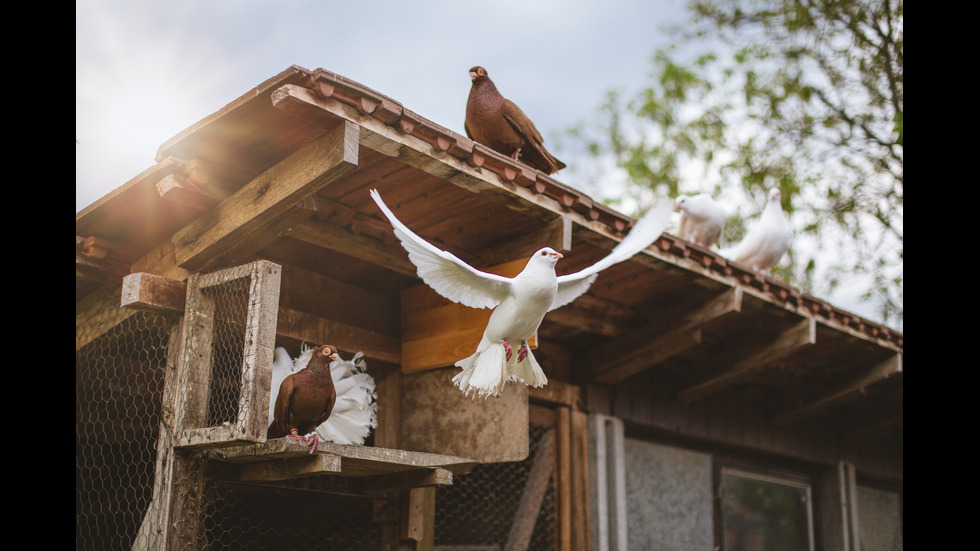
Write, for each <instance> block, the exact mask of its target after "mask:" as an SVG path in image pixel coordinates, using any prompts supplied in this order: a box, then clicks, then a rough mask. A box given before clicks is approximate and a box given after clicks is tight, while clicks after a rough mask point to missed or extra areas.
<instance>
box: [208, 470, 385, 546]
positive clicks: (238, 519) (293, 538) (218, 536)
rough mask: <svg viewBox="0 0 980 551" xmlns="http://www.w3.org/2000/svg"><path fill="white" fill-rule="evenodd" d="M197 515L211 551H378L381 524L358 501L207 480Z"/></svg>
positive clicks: (367, 501) (361, 499)
mask: <svg viewBox="0 0 980 551" xmlns="http://www.w3.org/2000/svg"><path fill="white" fill-rule="evenodd" d="M202 515H203V518H204V531H205V535H206V539H207V548H208V549H209V550H212V551H219V550H239V549H248V550H253V549H254V550H281V549H328V550H330V551H374V550H379V549H381V525H380V524H378V523H376V522H374V520H373V503H372V501H371V500H370V499H368V498H364V497H356V496H346V495H338V494H329V493H323V492H314V491H308V490H293V489H286V488H272V487H262V486H250V485H244V484H234V483H226V482H208V483H207V488H206V490H205V492H204V506H203V507H202Z"/></svg>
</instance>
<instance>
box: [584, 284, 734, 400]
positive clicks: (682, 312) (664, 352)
mask: <svg viewBox="0 0 980 551" xmlns="http://www.w3.org/2000/svg"><path fill="white" fill-rule="evenodd" d="M741 308H742V290H741V288H739V287H733V288H731V289H729V290H727V291H724V292H722V293H720V294H718V295H716V296H714V297H712V298H711V299H709V300H707V301H705V302H704V303H700V304H696V305H685V306H682V307H678V308H675V309H674V310H672V311H671V312H667V313H664V314H663V315H660V316H658V317H657V319H656V320H654V321H653V322H650V323H648V324H647V325H644V326H642V327H639V328H636V329H634V330H632V331H630V332H628V333H626V334H624V335H622V336H619V337H616V338H613V339H610V340H609V341H606V342H605V343H602V344H600V345H598V346H595V347H593V348H592V350H591V351H590V355H589V357H590V371H591V373H592V378H593V380H595V381H597V382H601V383H607V384H612V383H616V382H619V381H622V380H623V379H626V378H627V377H630V376H632V375H635V374H636V373H638V372H640V371H642V370H643V369H645V368H647V367H649V366H651V365H655V364H657V363H660V362H662V361H663V360H666V359H667V358H669V357H671V356H674V355H676V354H679V353H680V352H683V351H684V350H687V349H689V348H691V347H692V346H695V345H696V344H698V343H700V342H701V330H700V328H701V326H703V325H704V324H706V323H708V322H710V321H712V320H714V319H717V318H719V317H721V316H724V315H728V314H732V313H737V312H739V311H741ZM666 320H669V321H670V323H669V327H670V329H668V330H666V332H665V328H666V327H667V325H668V324H667V321H666Z"/></svg>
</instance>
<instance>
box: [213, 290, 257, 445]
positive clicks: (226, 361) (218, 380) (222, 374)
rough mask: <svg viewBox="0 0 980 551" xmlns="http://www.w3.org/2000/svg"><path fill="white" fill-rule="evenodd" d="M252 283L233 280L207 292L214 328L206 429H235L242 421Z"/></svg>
mask: <svg viewBox="0 0 980 551" xmlns="http://www.w3.org/2000/svg"><path fill="white" fill-rule="evenodd" d="M248 284H249V280H248V279H233V280H231V281H230V282H227V283H224V284H222V285H220V286H217V287H214V288H211V289H208V292H207V296H208V297H209V298H210V299H211V300H212V301H213V308H214V318H213V321H214V325H213V328H212V331H213V333H212V334H213V341H212V344H211V346H212V350H211V362H210V364H211V366H210V368H211V373H210V378H209V380H208V397H207V407H206V412H207V413H206V417H205V420H204V426H206V427H214V426H220V425H235V424H238V423H239V422H241V421H242V415H243V414H244V409H243V408H241V407H239V403H240V400H241V396H242V366H243V361H244V351H245V335H246V324H247V323H248V306H249V287H248Z"/></svg>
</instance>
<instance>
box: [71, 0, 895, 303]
mask: <svg viewBox="0 0 980 551" xmlns="http://www.w3.org/2000/svg"><path fill="white" fill-rule="evenodd" d="M685 16H686V14H685V11H684V0H656V1H651V0H483V1H481V2H467V1H465V0H401V1H396V0H359V1H357V2H351V1H345V2H337V1H333V0H281V1H270V0H265V1H259V0H234V1H233V0H207V1H200V0H168V1H166V2H164V1H159V0H146V1H142V2H133V1H132V0H76V3H75V139H76V144H75V212H76V213H77V212H78V211H80V210H82V209H83V208H85V207H87V206H88V205H90V204H92V203H93V202H95V201H96V200H98V199H99V198H101V197H103V196H104V195H106V194H108V193H109V192H111V191H112V190H114V189H115V188H117V187H119V186H121V185H123V184H124V183H126V182H127V181H128V180H130V179H132V178H133V177H135V176H137V175H138V174H140V173H141V172H142V171H144V170H146V169H147V168H150V167H151V166H153V164H154V163H155V157H156V153H157V149H158V148H159V147H160V145H162V144H163V143H164V142H166V141H167V140H169V139H170V138H172V137H173V136H175V135H177V134H178V133H180V132H181V131H183V130H185V129H187V128H189V127H191V126H193V125H194V124H195V123H196V122H198V121H200V120H201V119H203V118H205V117H207V116H208V115H210V114H212V113H214V112H216V111H218V110H220V109H221V108H222V107H224V106H225V105H227V104H228V103H230V102H232V101H234V100H235V99H237V98H238V97H240V96H242V95H243V94H245V93H247V92H248V91H249V90H251V89H253V88H255V87H256V86H258V85H259V84H261V83H262V82H263V81H265V80H266V79H268V78H271V77H273V76H275V75H277V74H279V73H280V72H282V71H284V70H285V69H287V68H289V67H290V66H291V65H299V66H301V67H304V68H306V69H310V70H314V69H318V68H323V69H326V70H329V71H333V72H335V73H338V74H340V75H343V76H344V77H347V78H349V79H352V80H354V81H356V82H359V83H361V84H363V85H365V86H367V87H369V88H373V89H375V90H377V91H379V92H381V93H382V94H385V95H387V96H389V97H391V98H393V99H395V100H397V101H399V102H400V103H402V105H404V106H405V107H406V108H407V109H410V110H412V111H414V112H416V113H418V114H419V115H421V116H423V117H425V118H427V119H429V120H431V121H433V122H435V123H437V124H439V125H442V126H444V127H446V128H449V129H451V130H454V131H456V132H459V133H461V134H463V133H464V131H463V119H464V116H465V109H466V98H467V95H468V93H469V88H470V79H469V76H468V70H469V68H470V67H472V66H474V65H481V66H483V67H485V68H486V69H487V71H488V73H489V75H490V77H491V79H492V80H493V81H494V83H495V84H496V85H497V88H498V89H499V90H500V91H501V93H502V94H503V95H504V96H505V97H507V98H508V99H510V100H512V101H514V102H515V103H517V105H519V106H520V107H521V109H522V110H523V111H524V112H525V113H527V115H528V116H529V117H530V118H531V119H532V120H533V121H534V122H535V124H536V126H537V127H538V129H539V130H540V131H541V133H542V134H543V135H544V136H545V140H546V143H550V144H552V145H554V144H555V137H556V136H557V135H558V134H559V133H561V132H562V131H564V130H567V129H569V128H571V127H573V126H576V125H578V124H582V123H585V122H586V121H588V120H590V119H594V117H595V115H596V113H597V110H598V108H599V106H600V104H602V102H603V101H604V100H605V98H606V94H607V92H608V91H610V90H617V91H619V92H622V93H623V97H629V96H632V95H633V93H635V92H638V91H639V90H641V89H643V88H644V87H645V86H646V85H647V81H648V78H649V73H650V69H651V62H650V60H651V57H652V55H653V53H654V51H655V50H657V49H658V48H660V47H663V46H666V45H668V43H669V36H668V35H667V33H666V32H664V27H665V26H666V25H669V24H671V23H677V22H679V21H682V20H683V19H684V18H685ZM552 152H553V153H554V152H555V149H554V148H552ZM559 158H562V160H563V161H565V162H566V163H569V161H570V160H571V161H572V162H571V163H569V164H573V163H574V160H572V159H569V158H568V157H567V156H562V155H559ZM575 168H576V167H574V166H570V167H569V169H566V170H565V171H563V173H559V174H558V175H557V177H558V179H559V180H561V181H563V182H564V183H566V184H570V185H576V186H577V187H579V188H580V189H582V191H584V192H586V193H589V194H594V191H593V190H591V189H588V188H587V187H586V186H587V185H602V186H605V185H607V184H606V183H605V182H599V183H596V182H592V181H589V182H583V183H581V184H579V183H576V182H574V181H571V178H574V175H575ZM564 172H568V173H569V174H568V175H567V176H564V177H563V174H564ZM614 179H615V178H611V179H610V180H614ZM824 298H827V299H829V300H830V301H831V302H832V303H833V304H835V305H837V306H839V307H841V308H844V309H846V310H849V311H853V312H855V313H858V314H861V315H864V316H866V317H868V318H870V319H877V314H876V313H875V312H874V311H873V309H872V308H871V307H870V306H869V305H867V304H863V303H862V302H861V300H860V297H859V296H858V292H857V291H855V290H849V289H842V290H841V291H840V292H839V293H837V294H835V296H831V297H824Z"/></svg>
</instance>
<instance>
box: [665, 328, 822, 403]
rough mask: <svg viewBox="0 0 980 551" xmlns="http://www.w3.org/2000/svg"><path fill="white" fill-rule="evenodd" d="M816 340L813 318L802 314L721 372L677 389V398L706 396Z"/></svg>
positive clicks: (691, 398) (692, 398) (690, 399)
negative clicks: (767, 340) (684, 387)
mask: <svg viewBox="0 0 980 551" xmlns="http://www.w3.org/2000/svg"><path fill="white" fill-rule="evenodd" d="M816 342H817V326H816V320H815V319H813V318H809V317H807V318H803V319H802V320H801V321H799V322H797V323H795V324H793V325H792V326H791V327H788V328H786V329H784V330H782V331H780V332H779V333H778V334H777V335H776V336H775V338H773V339H772V340H771V341H770V342H769V343H768V344H766V345H764V346H760V347H757V348H756V350H755V351H754V352H752V353H751V354H749V355H748V356H747V357H744V358H740V359H738V360H736V361H735V362H733V363H732V364H731V365H729V366H728V367H727V368H726V369H724V370H723V371H722V372H721V373H718V374H716V375H714V376H713V377H711V378H709V379H707V380H705V381H702V382H700V383H698V384H695V385H693V386H691V387H688V388H686V389H684V390H681V391H680V392H678V393H677V399H678V400H680V401H681V402H683V403H690V402H693V401H695V400H701V399H703V398H706V397H708V396H710V395H712V394H715V393H716V392H720V391H722V390H724V389H726V388H729V387H730V386H732V385H734V384H736V383H738V382H741V381H744V380H745V379H746V378H748V377H750V376H751V375H753V374H755V373H756V372H757V371H759V370H760V369H762V368H763V367H765V366H766V365H767V364H768V363H770V362H773V361H775V360H778V359H780V358H783V357H785V356H787V355H789V354H792V353H793V352H796V351H798V350H801V349H803V348H806V347H808V346H811V345H813V344H814V343H816Z"/></svg>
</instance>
